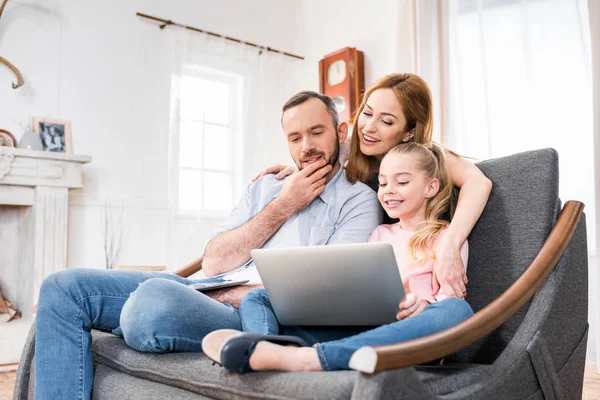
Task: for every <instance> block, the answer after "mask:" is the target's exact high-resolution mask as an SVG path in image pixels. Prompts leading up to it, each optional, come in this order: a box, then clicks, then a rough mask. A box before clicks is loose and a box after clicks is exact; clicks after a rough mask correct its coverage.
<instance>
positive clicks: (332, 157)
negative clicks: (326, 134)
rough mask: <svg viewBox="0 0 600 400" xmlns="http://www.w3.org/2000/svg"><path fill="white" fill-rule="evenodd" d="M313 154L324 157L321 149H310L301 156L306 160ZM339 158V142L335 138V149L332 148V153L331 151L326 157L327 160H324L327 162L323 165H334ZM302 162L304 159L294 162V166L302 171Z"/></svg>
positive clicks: (313, 155)
mask: <svg viewBox="0 0 600 400" xmlns="http://www.w3.org/2000/svg"><path fill="white" fill-rule="evenodd" d="M315 156H319V157H321V158H325V153H324V152H322V151H316V150H311V151H310V152H309V153H308V154H306V155H305V156H304V157H302V159H303V160H306V159H307V158H310V157H315ZM339 158H340V142H339V141H338V140H336V141H335V149H334V150H333V153H331V155H330V156H329V158H327V160H326V161H327V164H325V165H331V166H332V167H335V164H336V163H337V162H338V160H339ZM303 164H304V161H300V163H298V162H296V166H297V167H298V169H299V170H300V171H302V170H303V169H304V167H302V165H303Z"/></svg>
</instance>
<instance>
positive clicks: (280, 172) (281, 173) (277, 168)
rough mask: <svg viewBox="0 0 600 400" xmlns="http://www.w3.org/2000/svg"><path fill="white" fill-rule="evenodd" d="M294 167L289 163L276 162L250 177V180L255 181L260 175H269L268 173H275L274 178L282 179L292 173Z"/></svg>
mask: <svg viewBox="0 0 600 400" xmlns="http://www.w3.org/2000/svg"><path fill="white" fill-rule="evenodd" d="M295 170H296V169H295V168H294V167H291V166H289V165H283V164H277V165H273V166H272V167H269V168H267V169H265V170H262V171H260V172H259V173H258V174H257V175H256V176H255V177H254V178H252V182H256V181H257V180H258V178H260V177H261V176H265V175H269V174H277V175H275V179H283V178H285V177H286V176H288V175H291V174H293V173H294V171H295Z"/></svg>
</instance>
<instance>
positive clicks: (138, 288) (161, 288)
mask: <svg viewBox="0 0 600 400" xmlns="http://www.w3.org/2000/svg"><path fill="white" fill-rule="evenodd" d="M194 282H195V281H192V280H189V279H185V278H181V277H179V276H177V275H172V274H167V273H162V272H139V271H106V270H92V269H70V270H64V271H60V272H58V273H55V274H52V275H50V276H49V277H48V278H46V279H45V280H44V282H43V284H42V287H41V290H40V298H39V305H38V311H37V317H36V320H37V321H36V340H35V398H36V399H89V398H90V397H91V392H92V385H93V379H94V361H93V355H92V346H91V342H92V338H91V334H90V330H91V329H92V328H94V329H102V330H107V331H113V332H114V333H115V334H119V335H122V336H123V337H124V339H125V341H126V342H127V344H128V345H129V346H131V347H132V348H134V349H136V350H139V351H147V352H148V351H149V352H157V353H161V352H167V351H184V352H200V351H202V348H201V342H202V338H203V337H204V336H205V335H206V334H208V333H209V332H212V331H213V330H215V329H227V328H228V329H241V322H240V318H239V315H238V310H237V309H235V308H234V307H232V306H230V305H226V304H222V303H219V302H218V301H215V300H213V299H211V298H209V297H208V296H205V295H204V294H202V293H200V292H198V291H196V290H194V289H192V288H190V287H187V286H185V285H187V284H191V283H194ZM134 291H135V292H134ZM132 292H134V293H132Z"/></svg>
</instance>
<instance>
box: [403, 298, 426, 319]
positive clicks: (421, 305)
mask: <svg viewBox="0 0 600 400" xmlns="http://www.w3.org/2000/svg"><path fill="white" fill-rule="evenodd" d="M428 305H429V302H428V301H427V300H425V299H424V298H422V297H421V296H419V295H418V294H415V293H412V292H411V293H408V294H407V295H406V298H405V299H404V300H403V301H402V303H400V306H399V308H400V312H399V313H398V314H396V319H397V320H398V321H400V320H402V319H404V318H410V317H414V316H415V315H417V314H419V313H420V312H421V311H423V310H424V309H425V307H427V306H428Z"/></svg>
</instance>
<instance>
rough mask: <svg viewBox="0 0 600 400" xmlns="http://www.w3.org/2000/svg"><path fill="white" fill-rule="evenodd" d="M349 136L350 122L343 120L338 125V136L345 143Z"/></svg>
mask: <svg viewBox="0 0 600 400" xmlns="http://www.w3.org/2000/svg"><path fill="white" fill-rule="evenodd" d="M347 137H348V124H347V123H345V122H342V123H341V124H340V125H339V126H338V138H339V140H340V143H344V142H345V141H346V138H347Z"/></svg>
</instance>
